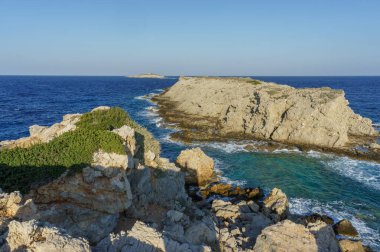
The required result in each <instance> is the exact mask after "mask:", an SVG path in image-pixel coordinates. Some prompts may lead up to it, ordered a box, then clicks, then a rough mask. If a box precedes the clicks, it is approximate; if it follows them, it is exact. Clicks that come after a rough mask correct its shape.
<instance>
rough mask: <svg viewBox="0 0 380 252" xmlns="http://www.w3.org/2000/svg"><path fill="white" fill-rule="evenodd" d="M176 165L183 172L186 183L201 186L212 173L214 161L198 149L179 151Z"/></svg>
mask: <svg viewBox="0 0 380 252" xmlns="http://www.w3.org/2000/svg"><path fill="white" fill-rule="evenodd" d="M176 164H177V165H178V166H180V167H181V169H182V170H183V171H184V172H185V174H186V176H185V178H186V182H187V183H189V184H199V185H203V184H205V183H206V182H207V181H209V180H210V179H211V178H212V176H213V173H214V160H213V159H212V158H210V157H209V156H207V155H206V154H205V153H204V152H203V151H202V150H201V149H200V148H194V149H189V150H184V151H181V153H180V154H179V156H178V157H177V160H176Z"/></svg>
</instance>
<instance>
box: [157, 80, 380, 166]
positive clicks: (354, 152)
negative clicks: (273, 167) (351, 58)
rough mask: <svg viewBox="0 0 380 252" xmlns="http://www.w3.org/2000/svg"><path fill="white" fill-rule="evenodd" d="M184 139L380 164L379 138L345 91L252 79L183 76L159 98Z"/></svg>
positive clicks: (162, 113) (163, 113)
mask: <svg viewBox="0 0 380 252" xmlns="http://www.w3.org/2000/svg"><path fill="white" fill-rule="evenodd" d="M153 101H155V102H157V104H158V107H159V114H160V116H162V117H163V118H164V119H165V120H166V121H167V122H169V123H175V124H177V125H178V126H179V128H180V129H181V130H182V131H181V132H177V133H175V134H173V137H174V138H176V139H179V140H182V141H193V140H206V141H207V140H213V141H215V140H221V141H224V140H230V139H245V140H246V139H254V140H261V141H264V142H265V144H264V145H259V146H251V147H253V148H257V149H266V150H271V149H276V148H284V147H285V148H286V147H288V146H293V147H294V146H296V147H298V148H299V149H301V150H320V151H323V152H334V153H340V154H344V155H349V156H351V157H355V158H363V159H369V160H376V161H380V148H379V147H380V146H379V145H378V144H377V143H376V138H377V137H379V132H377V131H376V130H375V129H374V128H373V127H372V122H371V120H370V119H368V118H363V117H361V116H360V115H358V114H355V113H354V112H353V111H352V109H351V108H350V107H349V106H348V105H349V103H348V101H347V100H346V99H345V97H344V91H343V90H334V89H331V88H303V89H296V88H293V87H290V86H286V85H279V84H275V83H267V82H263V81H259V80H253V79H250V78H219V77H181V78H180V79H179V80H178V82H177V83H176V84H174V85H173V86H172V87H170V88H168V89H167V90H166V91H165V92H163V93H162V94H160V95H157V96H155V97H153Z"/></svg>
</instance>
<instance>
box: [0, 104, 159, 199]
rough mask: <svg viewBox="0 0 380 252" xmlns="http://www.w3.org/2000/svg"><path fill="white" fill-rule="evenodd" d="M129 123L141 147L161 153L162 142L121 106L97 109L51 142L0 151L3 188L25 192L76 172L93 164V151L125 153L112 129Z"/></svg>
mask: <svg viewBox="0 0 380 252" xmlns="http://www.w3.org/2000/svg"><path fill="white" fill-rule="evenodd" d="M123 125H128V126H130V127H132V128H134V129H135V131H136V140H137V142H138V144H139V145H140V146H142V148H140V150H139V152H140V153H139V152H138V153H137V155H139V156H141V155H142V156H143V153H144V152H143V151H144V149H150V150H152V151H153V152H155V153H159V151H160V146H159V143H158V142H157V141H156V140H154V138H153V136H152V135H151V134H150V133H149V132H148V130H146V129H145V128H143V127H141V126H139V125H138V124H137V123H136V122H134V121H133V120H132V119H131V118H130V117H129V115H128V114H127V113H126V112H125V111H124V110H123V109H121V108H117V107H115V108H111V109H109V110H97V111H93V112H89V113H86V114H84V115H83V116H82V117H81V120H80V122H78V123H77V126H78V127H77V129H76V130H74V131H71V132H67V133H64V134H63V135H61V136H59V137H57V138H55V139H53V140H52V141H50V142H48V143H41V144H36V145H33V146H31V147H29V148H14V149H4V150H1V151H0V188H2V189H3V190H4V191H14V190H20V191H21V192H23V193H26V192H28V191H29V190H30V188H31V186H32V185H33V184H36V185H39V184H41V183H45V182H48V181H51V180H52V179H55V178H57V177H59V176H60V175H61V174H62V173H63V172H64V171H66V170H67V169H70V170H73V171H76V170H80V169H82V168H84V167H85V166H88V165H89V164H91V161H92V156H93V153H94V152H96V151H97V150H99V149H102V150H103V151H105V152H114V153H118V154H123V153H124V146H123V141H122V139H121V138H120V137H119V136H118V135H117V134H115V133H113V132H111V131H110V130H112V129H115V128H119V127H121V126H123Z"/></svg>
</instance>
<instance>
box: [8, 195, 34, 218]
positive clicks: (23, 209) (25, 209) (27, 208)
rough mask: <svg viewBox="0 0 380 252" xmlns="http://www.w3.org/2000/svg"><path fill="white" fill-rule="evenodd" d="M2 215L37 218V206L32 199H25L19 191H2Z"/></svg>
mask: <svg viewBox="0 0 380 252" xmlns="http://www.w3.org/2000/svg"><path fill="white" fill-rule="evenodd" d="M0 216H1V217H6V218H18V219H21V220H30V219H33V218H36V216H37V207H36V205H35V204H34V202H33V200H32V199H28V200H24V199H23V198H22V195H21V194H20V192H18V191H16V192H11V193H0Z"/></svg>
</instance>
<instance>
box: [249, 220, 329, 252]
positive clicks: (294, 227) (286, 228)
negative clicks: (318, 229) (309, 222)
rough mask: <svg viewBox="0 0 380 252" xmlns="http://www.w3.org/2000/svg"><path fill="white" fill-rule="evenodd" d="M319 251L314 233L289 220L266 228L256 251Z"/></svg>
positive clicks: (256, 245) (257, 243) (258, 241)
mask: <svg viewBox="0 0 380 252" xmlns="http://www.w3.org/2000/svg"><path fill="white" fill-rule="evenodd" d="M289 248H291V250H292V251H299V252H301V251H309V252H313V251H314V252H317V251H323V250H318V245H317V241H316V239H315V237H314V235H313V234H312V233H311V232H310V231H309V230H308V229H307V228H305V227H304V226H302V225H299V224H295V223H293V222H291V221H289V220H285V221H283V222H279V223H277V224H275V225H272V226H269V227H267V228H265V229H264V230H263V231H262V232H261V234H260V235H259V237H257V240H256V244H255V247H254V249H253V250H254V251H255V252H274V251H287V250H288V249H289ZM326 251H327V250H326Z"/></svg>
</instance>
